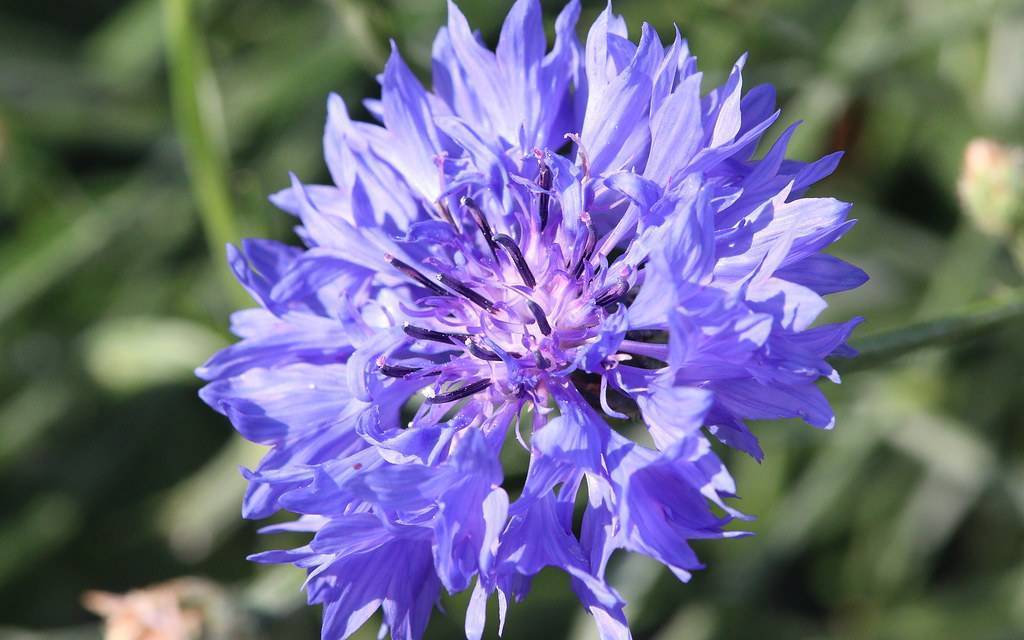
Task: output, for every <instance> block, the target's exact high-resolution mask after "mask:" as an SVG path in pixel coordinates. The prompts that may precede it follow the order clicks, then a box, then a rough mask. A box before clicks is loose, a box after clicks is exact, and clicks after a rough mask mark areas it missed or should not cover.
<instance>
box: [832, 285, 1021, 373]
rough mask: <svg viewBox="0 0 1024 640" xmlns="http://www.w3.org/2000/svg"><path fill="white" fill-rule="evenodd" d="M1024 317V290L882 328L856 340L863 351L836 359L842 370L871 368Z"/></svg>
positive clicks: (855, 344)
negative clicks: (881, 330)
mask: <svg viewBox="0 0 1024 640" xmlns="http://www.w3.org/2000/svg"><path fill="white" fill-rule="evenodd" d="M1022 318H1024V291H1015V292H1013V293H1012V294H1009V295H1005V296H1000V297H997V298H993V299H991V300H986V301H984V302H978V303H975V304H970V305H967V306H966V307H964V308H962V309H960V310H958V311H953V312H951V313H949V314H947V315H945V316H943V317H941V318H937V319H934V320H926V321H923V322H915V323H913V324H910V325H907V326H904V327H899V328H897V329H892V330H889V331H883V332H881V333H877V334H875V335H871V336H868V337H866V338H862V339H860V340H855V341H854V342H853V343H852V346H853V347H854V348H855V349H857V350H858V351H860V356H858V357H857V358H856V359H854V360H837V361H836V362H834V363H833V364H835V365H836V367H837V368H838V369H839V371H840V373H848V372H851V371H859V370H861V369H869V368H872V367H875V366H878V365H881V364H884V363H886V362H888V361H890V360H893V359H894V358H897V357H899V356H901V355H903V354H905V353H908V352H910V351H914V350H916V349H920V348H923V347H929V346H937V345H943V344H951V343H954V342H957V341H959V340H962V339H964V338H967V337H970V336H973V335H977V334H979V333H981V332H983V331H986V330H990V329H993V328H995V327H997V326H999V325H1001V324H1003V323H1006V322H1010V321H1013V320H1020V319H1022Z"/></svg>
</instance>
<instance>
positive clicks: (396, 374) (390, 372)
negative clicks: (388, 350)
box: [377, 356, 420, 378]
mask: <svg viewBox="0 0 1024 640" xmlns="http://www.w3.org/2000/svg"><path fill="white" fill-rule="evenodd" d="M377 367H378V368H379V369H380V372H381V373H383V374H384V375H386V376H388V377H389V378H404V377H405V376H407V375H409V374H412V373H416V372H417V371H420V368H419V367H406V366H402V365H398V364H388V363H387V362H385V361H384V357H383V356H381V357H380V358H377Z"/></svg>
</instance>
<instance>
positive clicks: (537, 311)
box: [526, 300, 551, 336]
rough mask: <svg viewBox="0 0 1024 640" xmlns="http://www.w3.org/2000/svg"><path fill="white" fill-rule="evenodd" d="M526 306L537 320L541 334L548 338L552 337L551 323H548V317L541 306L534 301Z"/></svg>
mask: <svg viewBox="0 0 1024 640" xmlns="http://www.w3.org/2000/svg"><path fill="white" fill-rule="evenodd" d="M526 306H527V307H529V308H530V313H532V314H533V317H534V319H536V320H537V326H538V327H539V328H540V332H541V333H543V334H544V335H546V336H549V335H551V323H549V322H548V317H547V316H546V315H544V310H543V309H541V308H540V305H539V304H537V303H536V302H534V301H533V300H527V301H526Z"/></svg>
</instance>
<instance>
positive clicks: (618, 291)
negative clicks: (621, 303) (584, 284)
mask: <svg viewBox="0 0 1024 640" xmlns="http://www.w3.org/2000/svg"><path fill="white" fill-rule="evenodd" d="M628 292H629V283H628V282H626V280H625V279H624V278H619V279H618V280H616V281H615V282H614V283H613V284H610V285H608V286H607V287H604V288H603V289H600V290H598V292H597V293H595V294H594V304H596V305H597V306H599V307H604V306H606V305H609V304H611V303H613V302H617V301H618V300H619V299H620V298H622V297H623V296H624V295H626V294H627V293H628Z"/></svg>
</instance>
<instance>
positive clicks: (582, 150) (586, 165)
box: [562, 133, 590, 178]
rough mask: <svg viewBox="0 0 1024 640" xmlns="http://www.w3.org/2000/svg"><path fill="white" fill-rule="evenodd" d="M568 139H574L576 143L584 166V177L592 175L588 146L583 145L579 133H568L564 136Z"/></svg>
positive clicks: (581, 163)
mask: <svg viewBox="0 0 1024 640" xmlns="http://www.w3.org/2000/svg"><path fill="white" fill-rule="evenodd" d="M562 137H563V138H565V139H566V140H572V141H573V143H575V144H576V149H577V151H579V154H580V165H581V167H582V168H583V177H585V178H589V177H590V155H589V154H588V153H587V148H586V147H584V146H583V141H582V140H580V135H579V134H578V133H567V134H565V135H564V136H562Z"/></svg>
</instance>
